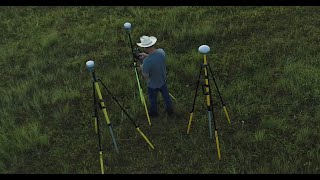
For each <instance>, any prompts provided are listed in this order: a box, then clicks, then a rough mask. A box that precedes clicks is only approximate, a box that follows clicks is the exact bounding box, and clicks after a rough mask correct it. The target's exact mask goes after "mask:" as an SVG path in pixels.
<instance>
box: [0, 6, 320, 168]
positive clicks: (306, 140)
mask: <svg viewBox="0 0 320 180" xmlns="http://www.w3.org/2000/svg"><path fill="white" fill-rule="evenodd" d="M0 18H1V19H2V21H1V22H0V27H1V28H0V38H1V41H0V66H1V71H0V87H1V88H0V94H1V99H0V107H1V109H0V130H1V132H2V133H1V135H0V172H1V173H68V174H69V173H81V174H83V173H88V174H99V173H100V165H99V151H98V140H97V136H96V134H95V131H94V124H93V118H92V114H93V107H92V104H93V100H92V77H91V75H90V73H89V72H88V71H87V69H86V67H85V63H86V61H88V60H94V61H95V72H96V75H97V76H98V77H99V78H101V80H102V81H103V82H104V84H106V85H107V87H108V89H109V90H110V91H111V92H112V94H113V95H114V96H116V97H117V99H118V101H119V102H120V103H121V105H122V106H123V107H124V108H125V109H126V110H127V111H128V112H129V114H130V115H131V117H133V119H134V120H135V122H136V123H138V124H139V125H140V129H141V130H142V131H143V132H144V134H145V135H146V136H147V137H148V138H149V139H150V141H151V142H152V143H153V144H154V146H155V150H152V149H151V148H149V146H148V144H147V143H146V142H145V141H144V140H143V138H142V137H141V136H140V134H139V133H138V132H137V131H136V129H135V127H134V126H133V124H132V123H131V122H130V121H129V119H128V118H127V117H126V116H125V115H124V114H123V113H122V112H121V110H120V108H119V107H118V106H117V104H116V103H115V102H114V101H113V100H112V98H111V96H110V95H109V94H107V92H106V91H105V90H104V89H103V86H102V85H100V88H101V91H102V93H103V97H104V100H105V102H106V106H107V111H108V115H109V117H110V120H111V123H112V124H113V127H114V133H115V137H116V140H117V143H118V146H119V150H120V154H117V153H116V152H115V149H114V147H113V144H112V140H111V137H110V133H109V130H108V127H107V123H106V121H105V119H104V116H103V114H102V113H101V112H100V113H99V117H100V126H101V131H102V132H101V133H102V139H101V140H102V146H103V153H104V163H105V172H106V173H109V174H131V173H134V174H154V173H166V174H172V173H175V174H189V173H201V174H204V173H209V174H213V173H219V174H221V173H227V174H229V173H230V174H234V173H235V174H239V173H240V174H242V173H250V174H251V173H271V174H277V173H298V174H300V173H319V172H320V169H319V167H320V156H319V154H320V145H319V138H320V135H319V127H320V126H319V119H320V110H319V109H320V88H319V84H320V60H319V58H320V56H319V53H318V52H319V51H320V47H319V42H320V37H319V32H320V30H319V28H318V27H319V26H320V20H319V19H320V17H319V8H318V7H231V6H230V7H94V6H90V7H1V8H0ZM125 22H131V23H132V25H133V31H132V38H133V42H138V41H139V37H140V36H142V35H154V36H156V37H157V38H158V43H157V45H158V47H161V48H163V49H164V50H165V51H166V54H167V64H168V69H169V76H168V86H169V90H170V92H171V94H173V95H174V96H175V97H176V98H177V101H176V102H174V105H175V112H176V114H175V116H173V117H167V116H166V115H165V113H164V103H163V101H162V98H161V96H159V110H160V113H161V116H160V117H159V118H156V119H151V122H152V124H153V125H152V126H151V127H149V125H148V122H147V118H146V115H145V113H144V109H143V106H142V104H141V102H140V97H139V92H138V88H137V84H136V79H135V74H134V71H133V68H132V66H131V65H132V64H131V62H132V58H131V54H130V48H129V42H128V37H127V34H126V33H125V31H124V29H123V24H124V23H125ZM202 44H207V45H209V46H210V47H211V51H210V53H209V54H208V60H209V62H210V64H211V67H212V70H213V73H214V77H215V78H216V80H217V83H218V85H219V90H220V92H221V93H222V96H223V99H224V100H225V101H226V103H227V108H228V111H229V115H230V118H231V124H230V125H229V124H228V122H227V119H226V117H225V114H224V113H223V109H222V106H221V103H220V101H219V99H218V96H217V92H216V89H215V87H214V85H213V83H212V86H211V88H212V91H213V94H214V98H213V100H214V114H215V118H216V122H217V127H218V134H219V141H220V147H221V160H220V161H219V160H218V158H217V149H216V144H215V140H211V139H209V129H208V120H207V111H206V106H205V99H204V96H203V94H202V91H201V89H200V88H199V92H198V98H197V101H196V107H195V111H194V117H193V122H192V125H191V130H190V134H188V135H187V134H186V131H187V125H188V120H189V111H190V110H191V105H192V101H193V97H194V93H195V87H196V80H197V74H198V72H199V63H201V62H202V60H203V57H202V55H201V54H200V53H199V52H198V51H197V49H198V47H199V46H200V45H202ZM211 82H213V81H211ZM141 84H142V88H143V92H144V94H145V97H146V100H147V103H148V98H147V91H146V90H147V89H146V85H145V83H144V82H143V81H141Z"/></svg>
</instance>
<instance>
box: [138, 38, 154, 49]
mask: <svg viewBox="0 0 320 180" xmlns="http://www.w3.org/2000/svg"><path fill="white" fill-rule="evenodd" d="M140 41H141V43H137V45H138V46H140V47H150V46H152V45H154V44H155V43H156V42H157V38H156V37H154V36H150V37H149V36H142V37H140Z"/></svg>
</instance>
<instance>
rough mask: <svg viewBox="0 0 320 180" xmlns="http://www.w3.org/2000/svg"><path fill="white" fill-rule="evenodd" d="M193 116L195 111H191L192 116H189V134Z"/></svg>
mask: <svg viewBox="0 0 320 180" xmlns="http://www.w3.org/2000/svg"><path fill="white" fill-rule="evenodd" d="M192 117H193V112H192V113H190V118H189V123H188V129H187V134H189V131H190V127H191V121H192Z"/></svg>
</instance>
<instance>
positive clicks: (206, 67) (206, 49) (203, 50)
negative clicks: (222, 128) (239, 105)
mask: <svg viewBox="0 0 320 180" xmlns="http://www.w3.org/2000/svg"><path fill="white" fill-rule="evenodd" d="M209 51H210V47H209V46H207V45H202V46H200V47H199V52H200V53H202V54H204V55H203V64H201V66H200V71H199V75H198V80H197V87H196V92H195V96H194V99H193V104H192V109H191V111H190V118H189V124H188V129H187V134H189V132H190V126H191V122H192V117H193V111H194V106H195V102H196V98H197V93H198V88H199V84H200V78H201V74H202V73H201V72H202V70H204V80H205V83H204V84H203V85H202V90H203V92H204V95H205V96H206V102H207V110H208V120H209V132H210V139H212V127H211V124H212V120H213V126H214V132H215V140H216V145H217V153H218V158H219V160H220V158H221V156H220V146H219V138H218V129H217V124H216V121H215V118H214V114H213V105H212V95H211V89H210V83H209V72H210V73H211V76H212V79H213V81H214V84H215V87H216V89H217V92H218V94H219V97H220V101H221V104H222V106H223V109H224V112H225V114H226V117H227V119H228V122H229V124H230V118H229V115H228V112H227V109H226V106H225V103H224V101H223V100H222V97H221V94H220V91H219V88H218V86H217V83H216V80H215V78H214V76H213V73H212V70H211V67H210V65H209V63H208V62H207V56H206V54H207V53H208V52H209Z"/></svg>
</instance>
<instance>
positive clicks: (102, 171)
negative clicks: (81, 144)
mask: <svg viewBox="0 0 320 180" xmlns="http://www.w3.org/2000/svg"><path fill="white" fill-rule="evenodd" d="M100 167H101V174H104V165H103V158H102V151H100Z"/></svg>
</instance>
